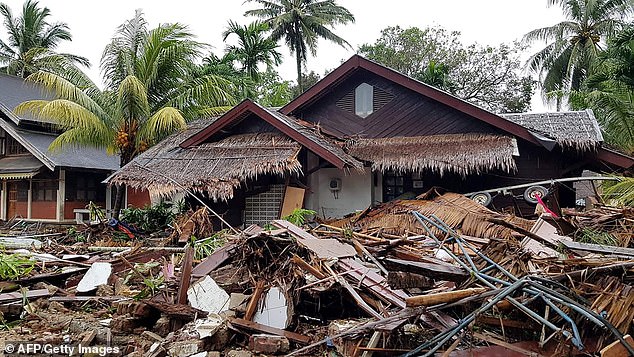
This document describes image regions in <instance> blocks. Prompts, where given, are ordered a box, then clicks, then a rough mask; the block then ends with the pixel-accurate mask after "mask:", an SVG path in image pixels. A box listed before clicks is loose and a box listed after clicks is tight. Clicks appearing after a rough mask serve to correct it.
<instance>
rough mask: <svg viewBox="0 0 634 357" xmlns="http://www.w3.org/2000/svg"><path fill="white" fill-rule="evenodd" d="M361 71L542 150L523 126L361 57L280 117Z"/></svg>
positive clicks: (325, 80) (297, 101) (352, 61)
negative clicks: (363, 70) (436, 102)
mask: <svg viewBox="0 0 634 357" xmlns="http://www.w3.org/2000/svg"><path fill="white" fill-rule="evenodd" d="M359 68H362V69H365V70H367V71H370V72H372V73H374V74H376V75H378V76H381V77H383V78H385V79H387V80H390V81H392V82H394V83H397V84H399V85H401V86H403V87H405V88H408V89H410V90H412V91H414V92H417V93H419V94H421V95H424V96H426V97H428V98H431V99H434V100H436V101H438V102H440V103H443V104H445V105H448V106H450V107H452V108H454V109H456V110H458V111H460V112H462V113H465V114H467V115H470V116H472V117H474V118H476V119H479V120H481V121H483V122H485V123H487V124H490V125H492V126H494V127H496V128H498V129H501V130H503V131H505V132H507V133H510V134H512V135H515V136H517V137H520V138H522V139H524V140H526V141H528V142H531V143H533V144H535V145H538V146H542V145H541V143H540V142H539V141H538V140H537V139H535V137H534V136H533V135H531V133H530V132H529V131H528V129H526V128H524V127H523V126H521V125H519V124H516V123H513V122H511V121H509V120H506V119H504V118H502V117H500V116H498V115H496V114H493V113H491V112H489V111H487V110H484V109H482V108H479V107H477V106H475V105H473V104H471V103H468V102H466V101H464V100H462V99H459V98H456V97H454V96H453V95H451V94H448V93H445V92H443V91H441V90H439V89H437V88H434V87H432V86H429V85H427V84H425V83H423V82H420V81H417V80H415V79H413V78H410V77H408V76H406V75H404V74H402V73H399V72H397V71H395V70H393V69H390V68H387V67H385V66H383V65H380V64H378V63H375V62H372V61H370V60H368V59H365V58H363V57H361V56H359V55H354V56H352V57H351V58H350V59H349V60H347V61H346V62H345V63H344V64H342V65H341V66H339V67H338V68H337V69H335V70H334V71H332V72H331V73H330V74H328V75H327V76H326V77H324V78H323V79H322V80H321V81H319V82H317V83H316V84H315V85H314V86H312V87H310V88H309V89H308V90H307V91H305V92H304V93H302V94H301V95H300V96H299V97H297V98H295V99H294V100H293V101H291V102H290V103H288V104H287V105H285V106H284V107H283V108H281V109H280V113H283V114H285V115H291V114H293V113H294V112H295V111H297V109H299V108H301V107H304V106H306V105H307V104H310V103H312V102H314V101H315V100H317V99H319V98H320V97H321V96H323V95H324V94H325V93H326V92H327V90H328V89H329V88H331V87H332V86H333V85H335V84H337V83H339V82H340V81H341V80H342V79H344V78H345V77H347V76H348V75H349V74H350V73H352V72H353V71H355V70H358V69H359Z"/></svg>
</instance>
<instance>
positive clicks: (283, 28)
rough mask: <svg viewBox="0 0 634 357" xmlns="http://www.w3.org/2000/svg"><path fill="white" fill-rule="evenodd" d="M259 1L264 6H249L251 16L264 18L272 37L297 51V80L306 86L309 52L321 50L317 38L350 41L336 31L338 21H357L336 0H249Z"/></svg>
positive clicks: (339, 43)
mask: <svg viewBox="0 0 634 357" xmlns="http://www.w3.org/2000/svg"><path fill="white" fill-rule="evenodd" d="M248 1H255V2H257V3H258V4H260V5H261V8H259V9H254V10H249V11H247V12H246V13H245V15H247V16H256V17H259V18H260V19H263V21H264V23H266V24H267V25H269V26H270V28H271V39H272V40H274V41H279V40H281V39H284V42H285V43H286V45H287V46H288V48H289V49H290V51H291V53H293V54H295V61H296V65H297V84H298V86H299V88H300V90H303V89H304V87H303V86H302V64H303V63H304V62H305V61H306V58H307V55H308V52H309V51H310V53H311V54H312V55H313V56H314V55H315V54H316V52H317V40H319V39H320V38H323V39H326V40H328V41H331V42H334V43H336V44H337V45H340V46H344V47H345V46H348V47H350V44H349V43H348V42H347V41H346V40H344V39H343V38H341V37H339V36H337V35H336V34H335V33H333V32H332V30H331V29H332V28H333V27H334V26H335V25H338V24H347V23H350V22H354V16H353V15H352V13H350V11H348V10H347V9H346V8H344V7H343V6H339V5H337V4H336V2H335V0H323V1H318V0H248Z"/></svg>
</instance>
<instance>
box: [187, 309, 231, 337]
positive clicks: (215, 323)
mask: <svg viewBox="0 0 634 357" xmlns="http://www.w3.org/2000/svg"><path fill="white" fill-rule="evenodd" d="M224 322H225V320H224V319H223V318H222V316H220V315H218V314H209V315H208V316H207V317H206V318H204V319H198V320H196V321H194V329H195V330H196V332H198V336H200V338H205V337H210V336H213V335H214V334H215V333H216V331H218V330H219V329H220V327H221V326H222V325H223V324H224Z"/></svg>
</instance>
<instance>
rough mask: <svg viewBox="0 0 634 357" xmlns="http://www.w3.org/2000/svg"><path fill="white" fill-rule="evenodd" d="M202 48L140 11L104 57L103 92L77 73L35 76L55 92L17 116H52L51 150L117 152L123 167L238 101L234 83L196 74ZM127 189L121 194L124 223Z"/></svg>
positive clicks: (177, 26)
mask: <svg viewBox="0 0 634 357" xmlns="http://www.w3.org/2000/svg"><path fill="white" fill-rule="evenodd" d="M203 48H204V46H203V44H201V43H199V42H196V41H194V39H193V35H192V34H191V33H189V32H188V30H187V28H186V27H185V26H183V25H180V24H166V25H160V26H159V27H157V28H155V29H152V30H149V31H148V30H147V24H146V22H145V20H144V19H143V15H142V13H141V12H140V11H137V13H136V14H135V16H134V18H133V19H131V20H129V21H127V22H125V23H124V24H123V25H121V26H120V27H119V28H118V30H117V32H116V34H115V36H114V38H113V39H112V42H111V43H110V44H108V45H107V46H106V48H105V50H104V52H103V55H102V60H101V69H102V73H103V77H104V81H105V83H106V88H105V90H100V89H99V88H98V87H97V86H96V85H95V84H94V83H93V82H92V81H90V79H88V77H87V76H86V75H85V74H83V73H82V72H79V71H72V72H66V73H62V74H54V73H50V72H45V71H39V72H36V73H34V74H32V75H30V76H29V77H28V80H29V81H33V82H35V83H38V84H40V85H42V86H43V87H44V88H47V89H49V90H50V91H52V92H53V93H55V94H56V96H57V99H54V100H33V101H28V102H24V103H22V104H20V105H19V106H18V108H16V111H17V112H19V113H26V112H30V113H33V114H35V115H38V116H40V117H46V118H51V119H54V120H56V121H57V123H58V124H59V125H60V126H61V127H62V128H63V129H65V131H64V132H63V133H62V134H61V135H59V136H58V137H57V138H56V139H55V140H54V141H53V142H52V143H51V146H50V148H49V149H50V150H53V151H55V150H59V149H61V148H64V147H66V146H69V145H70V146H93V147H98V148H105V149H107V150H108V151H109V152H111V153H117V154H119V155H120V158H121V162H120V163H121V166H123V165H125V164H127V163H129V162H130V161H131V160H132V159H133V158H134V157H135V156H137V155H138V154H139V153H141V152H143V151H144V150H146V149H147V148H148V147H149V146H151V145H152V144H154V143H156V142H157V141H159V140H161V139H162V138H164V137H165V136H167V135H169V134H170V133H172V132H174V131H177V130H181V129H183V128H185V126H186V122H187V121H188V120H190V119H193V118H197V117H200V116H206V115H212V114H217V113H219V112H221V111H223V110H226V109H228V106H229V105H231V104H233V103H234V100H233V98H232V97H231V96H230V95H229V94H228V93H229V92H230V90H229V87H230V86H231V84H230V83H229V82H228V81H226V80H223V79H221V78H219V77H217V76H214V75H206V76H194V75H193V74H192V73H194V68H195V66H196V65H195V64H194V62H195V61H196V60H197V58H198V57H199V56H200V53H201V50H202V49H203ZM122 192H123V190H122V189H119V190H117V199H116V201H115V207H114V211H115V212H114V214H115V217H118V214H119V210H120V208H121V203H122V201H123V195H122Z"/></svg>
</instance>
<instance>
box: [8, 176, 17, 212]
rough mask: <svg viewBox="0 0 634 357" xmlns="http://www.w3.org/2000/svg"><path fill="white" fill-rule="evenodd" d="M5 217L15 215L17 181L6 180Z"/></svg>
mask: <svg viewBox="0 0 634 357" xmlns="http://www.w3.org/2000/svg"><path fill="white" fill-rule="evenodd" d="M7 191H8V194H7V219H11V218H13V217H15V214H16V212H17V209H16V206H17V203H18V183H17V182H7Z"/></svg>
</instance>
